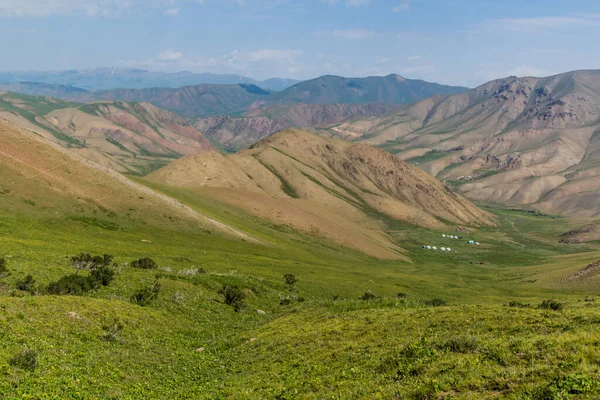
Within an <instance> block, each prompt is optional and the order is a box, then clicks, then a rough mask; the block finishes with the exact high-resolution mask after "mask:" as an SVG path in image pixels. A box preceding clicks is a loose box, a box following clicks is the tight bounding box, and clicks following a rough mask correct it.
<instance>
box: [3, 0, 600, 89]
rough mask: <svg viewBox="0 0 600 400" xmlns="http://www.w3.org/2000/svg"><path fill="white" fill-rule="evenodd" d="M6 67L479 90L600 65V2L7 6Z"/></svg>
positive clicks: (13, 0) (61, 2)
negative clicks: (402, 80) (492, 83)
mask: <svg viewBox="0 0 600 400" xmlns="http://www.w3.org/2000/svg"><path fill="white" fill-rule="evenodd" d="M0 32H1V33H2V35H0V45H1V46H2V49H3V54H2V58H1V61H0V70H2V71H10V70H61V69H85V68H93V67H108V66H117V67H139V68H144V69H150V70H163V71H180V70H188V71H194V72H214V73H237V74H241V75H245V76H250V77H253V78H259V79H264V78H268V77H289V78H297V79H306V78H312V77H315V76H319V75H324V74H336V75H344V76H366V75H383V74H388V73H398V74H400V75H403V76H405V77H407V78H420V79H425V80H429V81H434V82H440V83H446V84H456V85H466V86H475V85H478V84H480V83H483V82H486V81H488V80H490V79H494V78H498V77H502V76H508V75H518V76H523V75H536V76H541V75H549V74H553V73H559V72H565V71H569V70H574V69H584V68H594V69H597V68H600V45H599V44H598V43H599V42H600V1H598V0H572V1H565V0H560V1H558V0H543V1H542V0H529V1H525V0H407V1H405V0H0Z"/></svg>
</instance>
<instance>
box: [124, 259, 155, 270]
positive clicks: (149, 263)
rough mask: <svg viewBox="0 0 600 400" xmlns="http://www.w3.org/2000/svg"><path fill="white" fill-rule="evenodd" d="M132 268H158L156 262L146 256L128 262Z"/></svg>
mask: <svg viewBox="0 0 600 400" xmlns="http://www.w3.org/2000/svg"><path fill="white" fill-rule="evenodd" d="M130 265H131V266H132V267H133V268H141V269H156V268H158V264H156V262H155V261H154V260H153V259H151V258H148V257H145V258H140V259H139V260H135V261H132V262H131V264H130Z"/></svg>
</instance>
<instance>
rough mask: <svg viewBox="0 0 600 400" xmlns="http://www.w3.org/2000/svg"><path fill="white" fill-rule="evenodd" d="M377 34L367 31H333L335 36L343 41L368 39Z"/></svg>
mask: <svg viewBox="0 0 600 400" xmlns="http://www.w3.org/2000/svg"><path fill="white" fill-rule="evenodd" d="M374 34H375V32H373V31H369V30H366V29H341V30H337V31H333V36H334V37H337V38H343V39H366V38H368V37H370V36H373V35H374Z"/></svg>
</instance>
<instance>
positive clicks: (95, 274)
mask: <svg viewBox="0 0 600 400" xmlns="http://www.w3.org/2000/svg"><path fill="white" fill-rule="evenodd" d="M89 279H90V280H91V281H92V282H94V284H95V285H97V286H100V285H101V286H108V285H110V283H111V282H112V281H113V280H114V279H115V270H113V269H112V268H109V267H102V268H98V269H95V270H93V271H92V272H90V277H89Z"/></svg>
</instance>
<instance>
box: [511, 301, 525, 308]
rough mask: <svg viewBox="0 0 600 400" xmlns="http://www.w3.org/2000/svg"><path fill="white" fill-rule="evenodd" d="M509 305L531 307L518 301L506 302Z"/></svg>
mask: <svg viewBox="0 0 600 400" xmlns="http://www.w3.org/2000/svg"><path fill="white" fill-rule="evenodd" d="M508 306H509V307H515V308H529V307H531V306H530V305H529V304H523V303H520V302H518V301H511V302H510V303H508Z"/></svg>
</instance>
